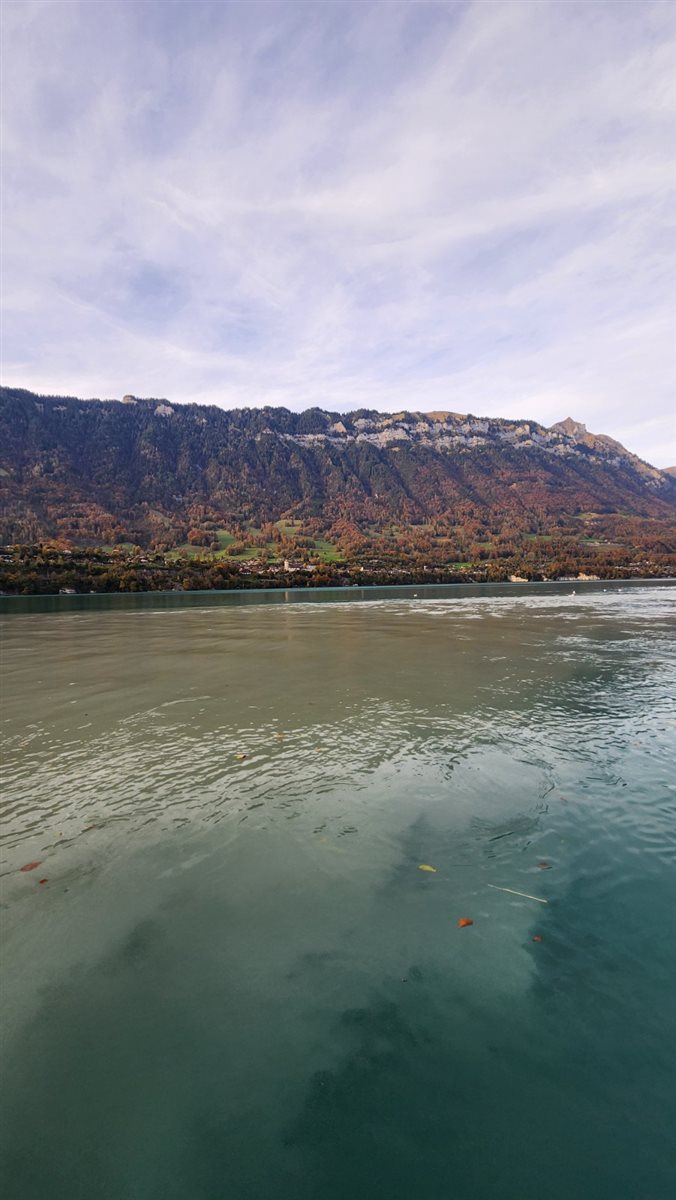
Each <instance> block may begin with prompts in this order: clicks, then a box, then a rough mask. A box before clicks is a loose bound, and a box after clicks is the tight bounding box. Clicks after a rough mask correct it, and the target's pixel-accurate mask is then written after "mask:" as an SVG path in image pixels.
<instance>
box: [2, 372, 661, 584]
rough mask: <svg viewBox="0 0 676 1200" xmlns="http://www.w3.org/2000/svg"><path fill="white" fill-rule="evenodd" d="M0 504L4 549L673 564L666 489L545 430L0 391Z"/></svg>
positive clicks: (642, 466)
mask: <svg viewBox="0 0 676 1200" xmlns="http://www.w3.org/2000/svg"><path fill="white" fill-rule="evenodd" d="M0 487H1V493H2V518H1V523H0V541H1V542H2V543H3V544H5V545H9V544H17V543H22V544H27V543H29V544H37V543H40V542H43V543H44V542H45V541H47V540H50V539H52V540H54V539H58V540H60V542H61V543H63V544H64V545H71V546H73V547H83V546H102V547H114V546H119V545H124V544H126V545H129V546H138V547H141V548H144V549H148V550H149V549H154V550H159V551H166V550H170V549H173V548H177V547H181V546H183V547H185V549H186V550H188V551H190V550H191V549H192V552H196V551H199V552H200V553H206V552H209V553H213V554H219V555H221V556H226V557H231V558H233V559H235V560H239V561H243V560H244V559H246V558H247V557H249V558H250V557H252V556H255V557H257V558H259V559H263V560H267V561H274V560H276V559H280V558H283V557H289V556H292V555H295V556H296V557H300V558H301V559H303V558H305V559H307V558H309V557H312V556H314V557H316V558H317V559H319V560H320V561H327V562H329V561H335V560H339V559H343V560H361V561H364V560H365V558H366V559H369V561H376V560H377V561H378V562H381V563H384V564H387V563H390V564H399V565H405V564H406V563H410V562H415V563H418V564H420V563H421V562H423V561H424V562H425V563H426V564H427V563H429V564H431V565H433V566H437V567H443V566H449V567H450V566H453V565H455V566H457V565H464V564H468V563H469V564H471V563H478V562H485V561H494V560H496V561H499V560H504V561H507V560H509V561H510V562H511V561H513V562H514V563H516V564H517V566H518V561H519V560H520V558H521V559H523V558H524V556H525V557H526V558H527V557H528V555H530V556H531V558H532V557H533V555H534V553H535V552H536V551H537V552H538V554H539V556H540V559H543V560H544V558H547V559H548V560H551V559H552V557H556V559H557V561H558V563H559V567H560V568H561V569H563V567H565V566H569V567H571V568H572V567H573V566H575V565H576V561H575V560H576V553H577V551H579V552H580V553H581V552H582V551H589V550H595V553H596V557H598V556H599V554H602V555H605V556H606V557H607V556H608V555H610V561H612V558H613V552H616V556H617V555H619V557H620V558H621V557H622V555H624V557H625V558H626V556H627V555H628V554H629V555H631V556H633V557H635V556H636V555H637V554H638V555H643V556H649V557H651V558H652V559H653V560H655V561H659V562H662V561H663V560H664V559H665V556H669V555H670V554H671V553H672V552H673V550H674V544H673V543H674V537H673V533H674V518H675V516H676V480H675V479H674V478H673V476H671V475H669V474H668V473H666V472H661V471H658V470H656V469H655V468H653V467H650V466H649V465H647V464H646V463H643V462H642V461H641V460H639V459H638V458H636V457H635V456H633V455H632V454H630V453H629V452H628V451H626V450H625V449H624V448H623V447H621V446H620V445H619V444H618V443H617V442H614V441H612V439H610V438H605V437H602V436H594V435H591V434H589V433H587V431H586V429H585V428H584V426H583V425H579V424H578V423H576V422H575V421H572V420H570V419H567V420H565V421H563V422H561V424H559V425H556V426H554V427H552V428H551V429H545V428H544V427H543V426H540V425H538V424H537V423H536V422H533V421H526V420H524V421H521V422H517V421H504V420H497V419H488V418H487V419H482V418H478V417H473V416H471V415H464V414H454V413H419V412H411V413H399V414H395V415H391V414H379V413H375V412H367V411H357V412H353V413H349V414H339V413H330V412H324V411H323V410H321V409H319V408H315V409H310V410H308V411H306V412H302V413H292V412H289V411H288V410H286V409H279V408H274V409H273V408H263V409H239V410H230V411H228V410H223V409H220V408H216V407H205V406H201V405H196V404H185V405H180V404H169V403H168V402H167V401H164V400H138V399H136V398H134V397H127V398H126V399H125V401H124V402H121V401H112V400H111V401H108V400H107V401H96V400H86V401H85V400H78V399H76V398H72V397H55V396H37V395H33V394H32V393H29V392H26V391H21V390H18V389H11V388H5V389H3V390H2V394H1V397H0ZM576 548H577V550H576ZM545 551H546V554H545V553H544V552H545ZM369 556H370V558H369ZM578 557H579V555H578ZM568 560H570V561H568ZM584 561H585V563H588V562H589V561H591V562H592V565H593V561H594V554H592V556H591V559H590V558H589V554H586V556H585V558H584Z"/></svg>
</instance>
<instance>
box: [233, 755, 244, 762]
mask: <svg viewBox="0 0 676 1200" xmlns="http://www.w3.org/2000/svg"><path fill="white" fill-rule="evenodd" d="M235 758H236V759H237V762H244V759H245V758H246V754H236V755H235Z"/></svg>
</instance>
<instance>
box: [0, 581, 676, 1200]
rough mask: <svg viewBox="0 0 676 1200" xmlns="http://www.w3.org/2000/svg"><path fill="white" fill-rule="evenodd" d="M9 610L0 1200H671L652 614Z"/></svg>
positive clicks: (247, 604)
mask: <svg viewBox="0 0 676 1200" xmlns="http://www.w3.org/2000/svg"><path fill="white" fill-rule="evenodd" d="M2 604H3V615H2V617H1V618H0V625H1V628H2V651H3V673H2V674H3V705H2V718H3V725H2V728H3V731H4V789H3V793H4V800H3V810H4V814H3V815H4V823H3V843H2V863H1V870H2V933H3V955H2V965H3V991H2V1001H3V1004H2V1007H3V1014H2V1016H3V1027H2V1032H3V1040H2V1053H3V1086H2V1097H1V1099H2V1107H3V1112H2V1121H1V1125H0V1143H1V1147H0V1148H1V1155H2V1181H3V1183H4V1195H5V1196H6V1197H8V1200H10V1198H12V1200H13V1198H14V1197H22V1198H23V1200H33V1198H37V1197H41V1198H42V1200H44V1197H46V1196H49V1198H50V1200H80V1198H82V1200H85V1198H86V1200H92V1198H93V1197H96V1198H97V1200H99V1198H104V1197H111V1198H115V1200H122V1198H124V1200H127V1198H133V1200H151V1198H152V1200H155V1198H157V1200H159V1198H160V1197H161V1198H162V1200H220V1198H228V1200H229V1198H232V1200H373V1198H380V1197H382V1198H383V1200H384V1198H387V1200H400V1198H401V1200H404V1198H406V1200H409V1198H410V1197H412V1196H415V1197H419V1198H421V1200H531V1198H535V1197H538V1198H540V1197H546V1198H547V1200H572V1198H575V1200H606V1198H608V1200H611V1198H612V1200H619V1198H624V1197H627V1198H630V1197H631V1198H632V1200H633V1198H634V1197H636V1198H640V1200H667V1198H669V1200H671V1197H672V1196H673V1194H674V1191H675V1190H676V1139H675V1137H674V1129H675V1127H676V1001H675V999H674V997H675V996H676V954H675V946H676V941H675V916H676V774H675V773H674V770H673V756H674V744H675V733H676V701H675V694H676V692H675V688H674V681H675V674H676V672H675V670H674V667H675V663H676V651H675V646H674V637H673V634H674V628H675V626H676V589H675V588H674V586H672V585H671V584H670V583H663V584H645V583H641V582H636V583H624V584H559V585H551V586H550V585H540V586H513V587H483V588H482V587H472V588H469V587H468V588H458V587H455V588H453V587H451V588H429V589H425V588H411V589H392V590H383V589H373V590H369V591H367V590H364V591H357V590H353V591H351V592H342V593H341V592H326V593H317V592H315V593H313V592H304V593H295V592H288V593H282V594H279V593H274V594H269V593H265V594H261V593H248V594H241V593H240V594H234V595H229V594H222V595H217V594H206V595H204V594H200V595H195V594H193V595H185V596H181V595H171V596H157V595H151V596H140V597H132V596H120V597H117V596H116V597H72V598H71V597H62V598H52V599H40V600H34V601H32V600H22V599H18V600H9V599H4V600H3V601H2ZM34 862H35V863H38V864H39V865H38V866H36V867H34V868H33V869H31V870H27V871H26V870H24V871H22V870H21V868H22V867H24V866H27V865H29V864H32V863H34ZM421 867H428V868H433V869H432V870H421ZM503 888H505V889H511V890H510V891H503V890H498V889H503ZM515 892H521V893H525V894H526V895H525V896H519V895H515V894H514V893H515ZM527 897H535V898H527ZM541 901H546V903H542V902H541ZM463 918H465V919H467V920H469V921H471V922H473V924H471V925H466V926H464V927H460V926H459V925H458V921H459V920H461V919H463Z"/></svg>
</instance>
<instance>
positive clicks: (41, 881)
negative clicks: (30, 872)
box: [38, 879, 49, 883]
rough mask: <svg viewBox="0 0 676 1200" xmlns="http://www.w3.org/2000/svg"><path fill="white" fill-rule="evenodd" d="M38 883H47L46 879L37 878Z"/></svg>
mask: <svg viewBox="0 0 676 1200" xmlns="http://www.w3.org/2000/svg"><path fill="white" fill-rule="evenodd" d="M38 883H49V880H48V879H38Z"/></svg>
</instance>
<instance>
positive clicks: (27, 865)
mask: <svg viewBox="0 0 676 1200" xmlns="http://www.w3.org/2000/svg"><path fill="white" fill-rule="evenodd" d="M41 862H42V859H41V858H38V859H36V861H35V862H29V863H25V864H24V866H23V867H20V868H19V869H20V870H21V871H34V870H35V868H36V867H39V866H40V863H41Z"/></svg>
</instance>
